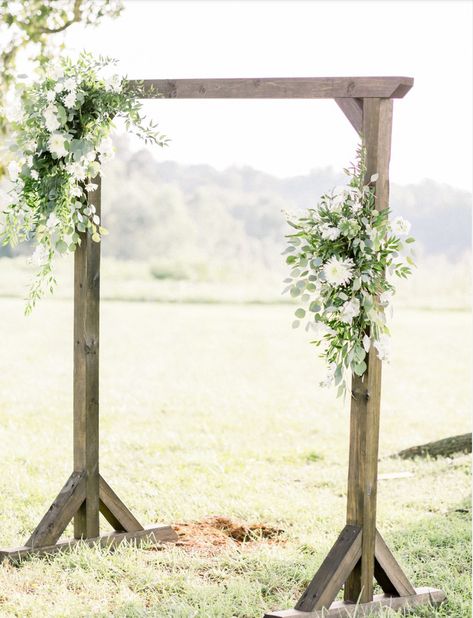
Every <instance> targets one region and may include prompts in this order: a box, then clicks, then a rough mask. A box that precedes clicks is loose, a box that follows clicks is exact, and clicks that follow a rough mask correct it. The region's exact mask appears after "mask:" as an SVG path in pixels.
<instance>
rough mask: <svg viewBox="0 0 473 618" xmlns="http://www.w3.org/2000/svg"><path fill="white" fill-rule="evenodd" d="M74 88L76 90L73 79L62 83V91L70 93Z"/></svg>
mask: <svg viewBox="0 0 473 618" xmlns="http://www.w3.org/2000/svg"><path fill="white" fill-rule="evenodd" d="M76 88H77V82H76V80H75V79H74V78H73V77H68V78H67V79H66V80H65V81H64V90H67V91H68V92H72V91H73V90H75V89H76Z"/></svg>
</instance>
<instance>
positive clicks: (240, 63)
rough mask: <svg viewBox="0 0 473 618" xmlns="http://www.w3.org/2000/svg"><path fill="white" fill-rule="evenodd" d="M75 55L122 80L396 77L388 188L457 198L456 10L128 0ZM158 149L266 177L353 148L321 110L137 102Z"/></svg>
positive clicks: (463, 158) (465, 34)
mask: <svg viewBox="0 0 473 618" xmlns="http://www.w3.org/2000/svg"><path fill="white" fill-rule="evenodd" d="M125 4H126V8H125V10H124V12H123V13H122V16H121V17H120V18H118V19H117V20H114V21H113V20H107V21H105V22H104V24H103V25H102V26H100V27H99V28H96V29H92V28H88V29H84V28H83V27H82V26H74V27H73V28H71V29H70V31H68V33H67V34H66V42H67V43H68V45H69V46H70V47H71V48H73V49H75V50H80V49H83V48H85V49H88V50H90V51H92V52H95V53H102V54H106V55H111V56H113V57H115V58H118V59H120V61H121V62H120V70H121V71H122V72H123V73H125V74H127V75H128V77H130V78H145V79H147V78H157V79H159V78H178V77H181V78H182V77H277V76H280V77H295V76H303V77H304V76H332V75H333V76H336V75H407V76H412V77H414V78H415V85H414V88H413V89H412V90H411V91H410V92H409V93H408V94H407V96H406V97H405V98H404V99H400V100H397V101H396V102H395V106H394V109H395V113H394V129H393V154H392V160H391V177H392V180H393V181H395V182H399V183H408V182H416V181H418V180H421V179H422V178H425V177H429V178H433V179H435V180H437V181H441V182H447V183H449V184H451V185H454V186H458V187H462V188H465V189H468V190H471V185H472V72H473V67H472V6H473V3H472V2H470V1H466V0H465V1H454V0H446V1H437V2H435V1H429V0H424V1H422V0H421V1H407V0H404V1H403V0H397V1H386V0H383V1H378V2H376V1H354V0H352V1H334V0H332V1H322V0H313V1H310V0H306V1H295V0H292V1H291V0H284V1H279V2H277V1H273V0H266V1H265V0H246V1H244V0H243V1H242V0H240V1H233V0H232V1H231V0H220V1H217V0H214V1H201V0H190V1H184V0H174V1H172V2H171V1H163V0H147V1H142V0H128V1H127V2H126V3H125ZM146 110H147V112H148V113H149V115H151V116H152V117H153V118H154V119H157V120H158V121H159V122H160V128H161V130H162V131H163V132H165V133H166V134H167V135H169V136H170V137H171V139H172V144H171V146H170V147H168V148H167V149H166V150H165V151H161V150H160V149H157V150H156V156H157V157H158V158H159V159H160V160H165V159H168V160H169V159H172V160H176V161H180V162H188V163H209V164H211V165H213V166H215V167H217V168H219V169H221V168H224V167H227V166H229V165H232V164H237V165H251V166H253V167H255V168H257V169H261V170H264V171H268V172H270V173H273V174H276V175H278V176H291V175H295V174H299V173H306V172H308V171H309V170H310V169H312V168H316V167H325V166H329V165H332V166H334V167H336V168H339V169H341V168H342V167H344V166H345V165H346V164H347V162H348V161H349V160H351V159H352V158H353V153H354V149H355V145H356V142H357V136H356V134H355V132H354V130H353V129H352V128H351V126H350V125H349V124H348V121H347V120H346V119H345V117H344V116H343V115H342V113H341V112H340V111H339V110H338V108H337V106H336V104H335V103H334V102H333V101H330V100H328V101H268V100H266V101H265V100H262V101H210V100H209V101H202V100H198V101H192V100H190V101H183V100H172V101H169V100H163V101H156V102H154V101H153V102H147V103H146Z"/></svg>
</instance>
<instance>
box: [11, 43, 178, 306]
mask: <svg viewBox="0 0 473 618" xmlns="http://www.w3.org/2000/svg"><path fill="white" fill-rule="evenodd" d="M115 62H116V61H114V60H112V59H110V58H99V59H94V58H93V57H92V56H91V55H89V54H86V53H82V54H81V55H80V57H79V59H78V60H77V61H74V62H73V61H72V60H70V59H67V58H65V59H62V60H61V61H59V62H58V63H56V64H52V65H47V66H46V67H45V69H44V74H43V75H42V78H41V79H40V80H39V81H37V82H35V83H32V84H31V85H25V86H24V87H23V88H22V90H21V93H20V96H21V99H20V100H21V109H20V115H19V118H18V119H17V121H16V122H15V123H14V129H15V142H16V143H15V146H14V158H13V160H12V161H11V162H10V164H9V165H8V171H9V175H10V179H11V181H12V182H13V183H14V184H13V189H12V190H11V191H10V193H9V199H8V203H7V205H6V209H5V210H4V225H3V230H2V231H1V237H2V240H3V243H4V244H7V243H9V244H11V245H12V246H15V245H16V244H18V243H19V242H21V241H24V240H32V241H33V242H34V243H35V245H36V248H35V251H34V253H33V256H32V261H33V262H34V263H35V264H36V265H37V266H38V272H37V275H36V277H35V280H34V281H33V284H32V286H31V288H30V293H29V296H28V301H27V306H26V312H27V313H29V312H30V311H31V309H32V307H33V306H34V305H35V302H36V301H37V300H38V299H39V298H40V297H41V296H42V295H43V294H44V292H45V290H47V289H50V290H51V291H52V290H53V287H54V285H55V283H56V280H55V277H54V270H53V260H54V257H55V256H56V255H57V254H65V253H68V252H73V251H75V249H76V247H77V246H78V245H79V244H80V243H81V239H82V237H83V235H84V234H90V236H91V238H92V240H94V241H96V242H100V240H101V237H102V236H103V235H105V234H106V233H107V231H106V229H105V228H104V227H102V225H101V221H100V217H99V215H98V214H97V213H96V212H95V208H94V206H93V205H89V203H88V199H87V195H88V193H89V192H91V191H94V190H95V189H96V188H97V185H96V184H95V183H94V182H93V179H94V178H95V177H96V176H97V175H98V174H100V173H101V172H102V165H103V163H104V162H105V161H106V160H107V159H109V158H110V157H111V156H112V155H113V145H112V141H111V138H110V133H111V130H112V128H113V126H114V120H115V119H116V118H118V117H121V118H124V119H125V124H126V127H127V129H128V130H130V131H132V132H134V133H135V134H136V135H138V136H139V137H140V138H142V139H143V140H144V141H145V142H151V143H155V144H158V145H160V146H163V145H165V144H166V143H167V139H166V137H164V136H163V135H162V134H160V133H159V132H158V131H157V130H156V125H155V124H153V123H147V124H145V121H144V118H143V116H142V114H141V102H140V101H139V100H138V98H137V96H138V95H139V86H138V87H135V88H132V87H131V86H130V84H129V82H127V81H126V80H125V79H124V78H122V77H120V76H119V75H117V74H110V67H111V66H113V65H114V64H115Z"/></svg>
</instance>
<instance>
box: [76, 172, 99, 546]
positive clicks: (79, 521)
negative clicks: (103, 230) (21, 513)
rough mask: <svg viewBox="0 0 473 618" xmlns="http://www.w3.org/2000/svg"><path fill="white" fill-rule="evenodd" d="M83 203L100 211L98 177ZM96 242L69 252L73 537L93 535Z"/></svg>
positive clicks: (96, 438)
mask: <svg viewBox="0 0 473 618" xmlns="http://www.w3.org/2000/svg"><path fill="white" fill-rule="evenodd" d="M94 183H95V184H97V185H98V186H97V189H96V190H95V191H92V192H90V193H89V204H90V206H92V207H95V212H96V213H97V215H98V216H99V217H100V214H101V209H100V206H101V179H100V177H97V178H96V179H94ZM99 307H100V243H99V242H94V241H93V240H92V238H91V236H90V234H87V233H85V234H83V235H82V238H81V244H80V245H79V246H78V247H77V249H76V252H75V256H74V471H75V472H82V471H85V474H86V476H85V478H86V490H85V500H84V502H83V503H82V505H81V506H80V507H79V510H78V511H77V513H76V515H75V516H74V537H75V538H76V539H80V538H93V537H98V536H99V323H100V311H99Z"/></svg>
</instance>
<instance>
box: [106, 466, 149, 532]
mask: <svg viewBox="0 0 473 618" xmlns="http://www.w3.org/2000/svg"><path fill="white" fill-rule="evenodd" d="M99 497H100V512H101V513H102V515H103V516H104V517H105V519H106V520H107V521H108V523H109V524H110V525H111V526H113V528H115V530H117V531H121V532H135V531H137V530H143V526H142V525H141V524H140V522H139V521H138V520H137V519H136V517H135V516H134V515H133V513H132V512H131V511H130V510H129V509H128V508H127V507H126V506H125V505H124V504H123V502H122V501H121V500H120V498H119V497H118V496H117V494H116V493H115V492H114V491H113V489H112V488H111V487H110V485H109V484H108V483H107V482H106V481H105V480H104V479H103V478H102V476H100V477H99Z"/></svg>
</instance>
